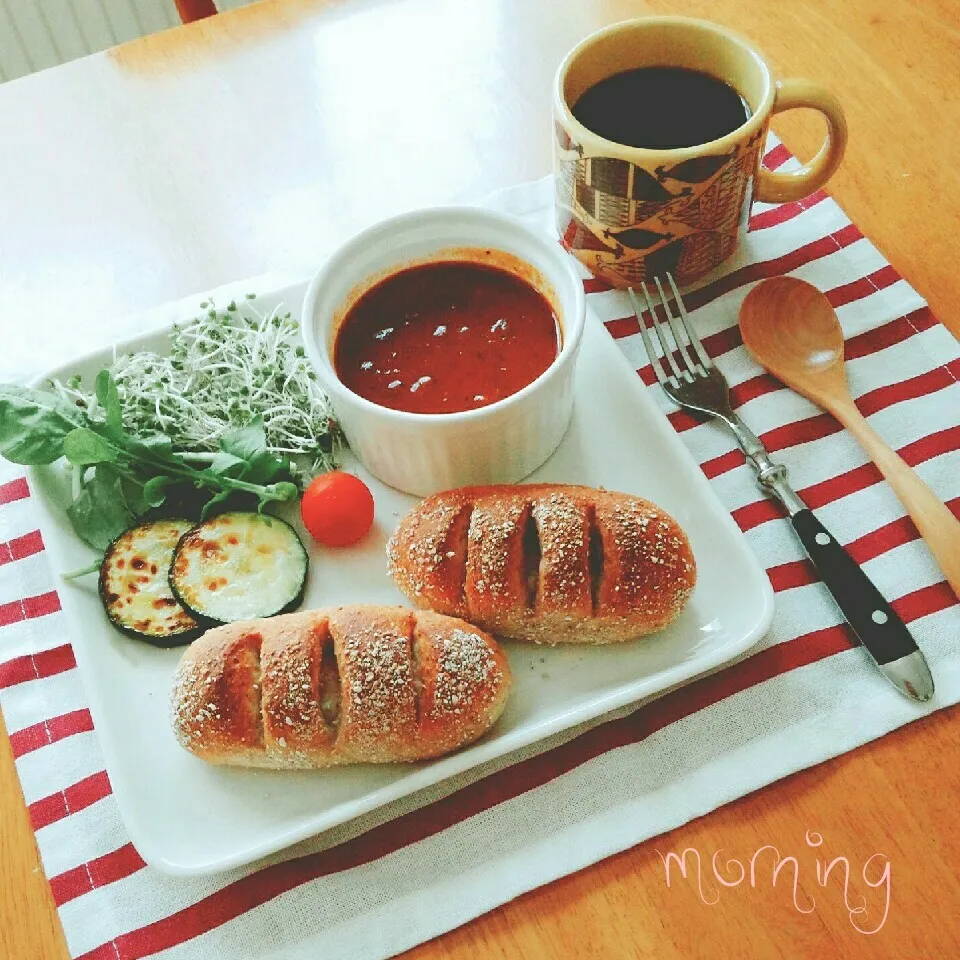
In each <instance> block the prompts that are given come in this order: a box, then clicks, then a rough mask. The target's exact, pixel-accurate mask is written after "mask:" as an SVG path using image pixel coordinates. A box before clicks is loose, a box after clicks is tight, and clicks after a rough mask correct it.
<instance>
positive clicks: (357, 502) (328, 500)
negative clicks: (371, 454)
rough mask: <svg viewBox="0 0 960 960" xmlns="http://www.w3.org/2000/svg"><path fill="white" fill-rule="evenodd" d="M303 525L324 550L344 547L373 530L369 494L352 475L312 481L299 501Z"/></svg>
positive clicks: (330, 475) (329, 475)
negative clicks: (371, 528) (325, 547)
mask: <svg viewBox="0 0 960 960" xmlns="http://www.w3.org/2000/svg"><path fill="white" fill-rule="evenodd" d="M300 516H301V517H302V518H303V525H304V526H305V527H306V528H307V530H308V531H309V532H310V536H312V537H313V539H314V540H316V541H318V542H319V543H322V544H324V545H326V546H328V547H348V546H350V544H351V543H356V542H357V541H358V540H359V539H360V538H361V537H363V536H365V535H366V533H367V531H369V529H370V527H372V526H373V494H372V493H371V492H370V488H369V487H368V486H367V485H366V484H365V483H364V482H363V481H362V480H361V479H360V478H359V477H355V476H354V475H353V474H352V473H341V472H339V471H334V472H333V473H324V474H321V475H320V476H319V477H314V478H313V480H311V481H310V485H309V486H308V487H307V489H306V490H305V491H304V494H303V498H302V499H301V500H300Z"/></svg>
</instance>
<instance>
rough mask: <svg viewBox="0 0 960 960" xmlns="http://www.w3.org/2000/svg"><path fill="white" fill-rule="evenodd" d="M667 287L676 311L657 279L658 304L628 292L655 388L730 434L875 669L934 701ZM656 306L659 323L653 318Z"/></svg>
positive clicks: (867, 587) (924, 672)
mask: <svg viewBox="0 0 960 960" xmlns="http://www.w3.org/2000/svg"><path fill="white" fill-rule="evenodd" d="M667 282H668V284H669V286H670V290H671V293H672V295H673V304H674V307H675V309H671V304H670V299H669V298H668V297H667V296H666V295H665V294H664V289H663V284H662V283H661V281H660V278H659V277H655V278H654V284H655V285H656V290H657V300H658V301H659V302H655V301H654V299H653V298H652V297H651V294H650V291H648V289H647V285H646V284H645V285H644V286H642V287H641V288H640V289H641V290H642V292H643V298H644V300H645V301H646V308H645V309H644V307H643V306H642V305H641V303H640V298H639V297H638V296H637V293H636V291H635V290H633V289H630V290H628V293H629V295H630V301H631V303H632V304H633V309H634V310H635V311H636V314H637V320H638V321H639V323H640V333H641V336H642V337H643V345H644V347H645V348H646V351H647V355H648V356H649V358H650V365H651V366H652V367H653V372H654V373H655V374H656V377H657V380H658V381H659V382H660V386H661V387H663V390H664V392H665V393H666V394H667V396H668V397H669V398H670V399H671V400H673V402H674V403H676V404H677V405H678V406H680V407H683V408H684V409H686V410H690V411H692V412H694V413H698V414H701V415H702V416H706V417H715V418H717V419H718V420H722V421H723V422H724V423H725V424H726V425H727V426H728V427H729V428H730V430H731V431H732V432H733V435H734V436H735V437H736V439H737V443H738V444H739V445H740V449H741V450H743V452H744V455H745V456H746V458H747V462H748V463H749V464H750V466H751V467H752V468H753V471H754V474H755V475H756V478H757V482H758V483H759V485H760V487H761V489H762V490H763V491H764V493H766V494H767V495H768V496H774V497H776V498H777V499H778V500H779V501H780V502H781V503H782V504H783V506H784V507H785V508H786V510H787V513H788V515H789V516H790V520H791V522H792V523H793V528H794V530H795V531H796V533H797V536H798V537H799V538H800V542H801V543H802V544H803V546H804V549H805V550H806V551H807V554H808V555H809V557H810V559H811V560H812V561H813V563H814V565H815V566H816V568H817V570H818V572H819V573H820V576H821V578H822V579H823V582H824V584H825V585H826V587H827V589H828V590H829V591H830V593H831V595H832V596H833V598H834V600H835V601H836V602H837V606H838V607H840V610H841V611H842V612H843V615H844V617H846V620H847V622H848V623H849V624H850V626H851V628H852V629H853V631H854V633H855V634H856V635H857V637H858V638H859V639H860V642H861V643H862V644H863V646H864V647H865V648H866V650H867V652H868V653H869V654H870V656H871V657H873V659H874V661H875V662H876V664H877V666H878V667H879V668H880V670H881V671H882V672H883V673H884V675H885V676H886V677H887V679H889V680H890V681H891V682H892V683H893V685H894V686H895V687H896V688H897V689H898V690H899V691H900V692H901V693H904V694H906V695H907V696H908V697H911V698H912V699H914V700H929V699H930V698H931V697H932V696H933V677H932V676H931V675H930V669H929V667H928V666H927V661H926V658H925V657H924V655H923V653H922V652H921V651H920V649H919V648H918V647H917V645H916V643H915V642H914V639H913V637H912V636H911V635H910V632H909V631H908V630H907V628H906V626H905V625H904V623H903V621H902V620H901V619H900V617H899V616H898V615H897V614H896V612H895V611H894V609H893V608H892V607H891V606H890V605H889V604H888V603H887V601H886V600H884V598H883V596H882V595H881V593H880V591H879V590H877V588H876V587H875V586H874V584H873V583H872V581H871V580H870V579H869V577H867V575H866V574H865V573H864V572H863V570H862V569H861V568H860V567H859V565H858V564H857V563H856V561H854V559H853V558H852V557H851V556H850V555H849V554H848V553H847V552H846V550H844V548H843V547H842V546H841V545H840V543H839V542H838V541H837V540H836V539H835V538H834V537H833V536H832V535H831V534H830V533H829V532H828V531H827V529H826V528H825V527H824V526H823V524H821V523H820V521H819V520H817V518H816V517H815V516H814V515H813V513H812V512H811V510H810V509H809V508H808V507H807V506H806V504H805V503H804V502H803V501H802V500H801V499H800V498H799V497H798V496H797V494H796V492H795V491H794V490H793V488H792V487H791V486H790V484H789V482H788V481H787V468H786V467H785V466H784V465H783V464H782V463H775V462H774V461H773V460H771V459H770V456H769V454H768V453H767V451H766V448H765V447H764V446H763V444H762V443H761V442H760V438H759V437H757V435H756V434H755V433H754V432H753V431H752V430H751V429H750V428H749V427H748V426H747V425H746V424H745V423H744V422H743V420H741V419H740V417H739V416H738V415H737V414H736V413H735V412H734V410H733V407H731V405H730V388H729V386H728V384H727V381H726V378H725V377H724V375H723V374H722V373H721V372H720V371H719V370H718V369H717V367H716V366H715V365H714V363H713V360H711V359H710V355H709V354H708V353H707V351H706V350H704V348H703V344H702V343H701V342H700V338H699V337H698V336H697V333H696V331H695V330H694V328H693V324H692V323H691V322H690V317H689V315H688V313H687V310H686V308H685V307H684V305H683V299H682V298H681V296H680V291H679V290H678V289H677V285H676V283H675V282H674V279H673V275H672V274H670V273H668V274H667ZM658 307H659V308H660V310H661V311H662V312H663V315H664V317H665V321H664V320H661V319H660V317H659V316H658V311H657V308H658ZM645 312H646V313H647V314H648V315H649V317H650V320H651V323H652V326H653V330H654V332H655V333H656V337H657V342H658V343H659V346H660V348H661V349H660V353H658V351H657V350H656V349H655V347H654V342H653V338H652V337H651V335H650V331H649V330H648V329H647V321H646V319H645V317H644V313H645ZM671 335H672V339H671ZM661 354H662V356H661Z"/></svg>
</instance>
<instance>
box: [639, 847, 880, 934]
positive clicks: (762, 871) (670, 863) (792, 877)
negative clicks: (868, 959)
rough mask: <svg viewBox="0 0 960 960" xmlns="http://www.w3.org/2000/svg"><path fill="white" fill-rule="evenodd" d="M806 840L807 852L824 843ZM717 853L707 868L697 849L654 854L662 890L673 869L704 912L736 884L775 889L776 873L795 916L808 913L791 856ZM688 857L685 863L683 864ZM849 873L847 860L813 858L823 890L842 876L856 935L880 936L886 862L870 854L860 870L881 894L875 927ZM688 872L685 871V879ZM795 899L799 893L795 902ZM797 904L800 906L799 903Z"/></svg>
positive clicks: (812, 903)
mask: <svg viewBox="0 0 960 960" xmlns="http://www.w3.org/2000/svg"><path fill="white" fill-rule="evenodd" d="M805 840H806V842H807V846H809V847H812V848H816V847H819V846H821V845H822V844H823V837H822V836H821V835H820V834H819V833H816V832H815V831H810V830H808V831H807V833H806V836H805ZM722 852H723V848H722V847H721V848H720V849H719V850H717V851H716V852H715V853H714V854H713V857H712V858H711V859H710V861H709V863H707V864H705V862H704V860H703V859H702V858H701V856H700V851H699V850H698V849H697V848H696V847H687V848H686V849H685V850H684V851H683V852H682V853H681V854H680V855H679V856H678V855H677V854H676V853H673V852H672V851H671V852H670V853H668V854H667V855H666V856H664V855H663V854H662V853H660V851H659V850H658V851H657V854H658V856H659V857H660V860H661V861H662V862H663V868H664V872H665V874H666V881H667V886H668V887H670V886H671V884H672V883H673V880H674V870H676V871H679V874H680V876H681V877H682V878H683V879H684V880H689V882H691V883H693V882H695V883H696V885H697V894H698V896H699V897H700V900H701V901H702V902H703V903H704V904H706V905H707V906H708V907H712V906H713V905H714V904H716V903H717V902H718V901H719V900H720V888H721V887H728V888H729V887H739V886H740V885H741V884H746V885H747V886H748V887H750V888H752V889H757V887H758V883H759V884H761V885H764V884H766V883H768V882H769V883H770V885H771V886H772V887H776V885H777V881H779V880H780V879H781V874H783V879H784V882H785V883H786V884H791V883H792V891H791V893H792V898H793V906H794V908H795V909H796V910H797V911H798V912H799V913H813V911H814V910H815V909H816V900H815V899H814V898H813V897H812V896H810V895H809V894H808V893H806V892H805V891H804V892H801V891H800V862H799V861H798V860H797V858H796V857H792V856H790V857H782V856H781V855H780V851H779V850H778V849H777V848H776V847H774V846H772V845H771V844H764V845H763V846H762V847H760V848H759V849H758V850H757V851H756V852H755V853H754V854H753V856H752V857H750V859H749V860H738V859H737V858H735V857H728V858H727V859H725V860H724V861H722V862H719V861H720V854H721V853H722ZM688 855H689V860H690V862H689V863H688V862H687V858H688ZM694 865H695V870H694ZM850 869H851V868H850V861H849V860H848V859H847V858H846V857H834V858H833V859H832V860H831V861H830V862H829V863H826V862H825V860H823V859H821V858H820V857H817V860H816V879H817V883H818V884H819V885H820V886H821V887H824V888H826V886H827V883H828V882H829V881H830V875H831V874H832V873H833V872H834V871H836V872H837V874H838V875H840V876H842V880H843V906H844V909H846V911H847V914H848V916H849V918H850V924H851V926H852V927H853V928H854V930H856V931H857V932H858V933H863V934H866V935H868V936H869V935H872V934H875V933H879V932H880V930H882V929H883V925H884V924H885V923H886V922H887V915H888V914H889V912H890V860H889V858H888V857H886V856H885V855H884V854H882V853H875V854H873V856H871V857H869V858H868V859H867V860H866V861H865V862H864V864H863V867H862V869H861V876H862V877H863V882H864V883H865V884H866V885H867V886H868V887H870V888H872V889H874V890H879V889H882V890H883V894H882V895H883V898H884V899H883V916H882V917H880V922H879V923H876V914H877V913H878V912H879V911H877V910H873V911H870V913H872V914H873V916H872V917H868V910H867V901H866V898H865V897H863V896H860V897H859V898H858V897H853V898H852V899H851V896H850ZM688 871H690V875H689V877H688ZM711 880H712V881H715V882H716V884H718V886H717V887H714V888H712V889H711ZM705 882H706V885H705ZM798 894H801V896H800V897H799V899H798ZM801 901H803V902H802V903H801Z"/></svg>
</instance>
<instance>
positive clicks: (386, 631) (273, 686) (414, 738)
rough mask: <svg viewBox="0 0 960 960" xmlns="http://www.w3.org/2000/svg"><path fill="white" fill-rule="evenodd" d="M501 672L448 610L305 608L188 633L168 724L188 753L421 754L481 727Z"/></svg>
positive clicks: (258, 760)
mask: <svg viewBox="0 0 960 960" xmlns="http://www.w3.org/2000/svg"><path fill="white" fill-rule="evenodd" d="M510 680H511V678H510V668H509V666H508V664H507V659H506V656H505V655H504V653H503V650H502V649H501V648H500V647H499V646H498V645H497V643H496V641H495V640H494V639H493V638H492V637H490V636H488V635H487V634H485V633H483V632H482V631H480V630H478V629H477V628H476V627H474V626H472V625H471V624H469V623H464V622H463V621H462V620H459V619H456V618H454V617H445V616H441V615H440V614H436V613H430V612H427V611H412V610H407V609H404V608H403V607H378V606H361V605H357V606H346V607H338V608H337V609H332V610H310V611H306V612H303V613H291V614H285V615H283V616H278V617H271V618H269V619H263V620H250V621H248V622H246V623H233V624H228V625H227V626H223V627H217V628H215V629H213V630H209V631H207V633H205V634H204V635H203V636H202V637H201V638H200V639H199V640H196V641H195V642H194V643H193V644H192V645H191V646H190V647H188V648H187V650H186V652H185V653H184V655H183V658H182V659H181V661H180V666H179V667H178V669H177V675H176V679H175V681H174V686H173V694H172V708H173V710H172V713H173V729H174V732H175V734H176V736H177V739H178V740H179V741H180V743H181V744H182V745H183V746H184V747H185V748H186V749H187V750H189V751H190V752H191V753H193V754H196V755H197V756H198V757H200V758H201V759H203V760H207V761H209V762H210V763H218V764H230V765H236V766H251V767H286V768H297V767H300V768H313V767H327V766H334V765H337V764H345V763H390V762H393V761H401V760H405V761H410V760H424V759H427V758H429V757H436V756H439V755H441V754H444V753H449V752H450V751H451V750H456V749H457V748H458V747H462V746H465V745H466V744H468V743H470V742H471V741H473V740H476V739H477V737H479V736H480V735H481V734H483V733H484V732H486V731H487V730H488V729H489V728H490V727H491V726H492V725H493V723H494V722H495V721H496V719H497V717H499V716H500V713H501V712H502V710H503V707H504V704H505V702H506V696H507V692H508V690H509V687H510Z"/></svg>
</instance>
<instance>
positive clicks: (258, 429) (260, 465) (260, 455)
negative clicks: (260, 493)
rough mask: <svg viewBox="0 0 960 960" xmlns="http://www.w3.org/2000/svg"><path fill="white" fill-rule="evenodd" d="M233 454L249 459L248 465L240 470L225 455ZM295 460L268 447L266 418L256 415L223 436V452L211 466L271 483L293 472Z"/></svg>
mask: <svg viewBox="0 0 960 960" xmlns="http://www.w3.org/2000/svg"><path fill="white" fill-rule="evenodd" d="M225 454H226V455H231V456H233V457H236V458H238V459H240V460H243V461H245V462H246V466H245V468H244V469H243V470H242V471H240V472H236V467H235V465H234V464H233V463H230V462H229V461H228V460H227V459H226V457H225V456H224V455H225ZM290 467H291V463H290V461H289V460H288V459H287V458H285V457H278V456H277V455H276V454H274V453H271V452H270V450H269V448H268V447H267V435H266V433H265V431H264V429H263V420H262V419H261V418H260V417H256V418H255V419H254V420H252V421H251V422H250V423H248V424H247V425H246V426H245V427H236V428H234V429H233V430H231V431H229V432H228V433H226V434H224V436H223V437H222V438H221V440H220V453H219V454H217V457H216V459H215V460H214V461H213V463H212V464H210V469H211V470H213V471H215V472H216V473H225V474H226V475H227V476H232V477H241V478H243V479H244V480H246V481H247V482H248V483H270V482H271V481H273V480H276V479H278V478H279V477H282V476H291V473H292V471H291V469H290Z"/></svg>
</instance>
